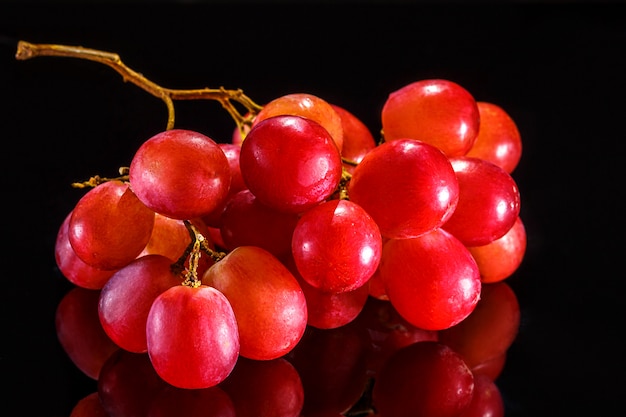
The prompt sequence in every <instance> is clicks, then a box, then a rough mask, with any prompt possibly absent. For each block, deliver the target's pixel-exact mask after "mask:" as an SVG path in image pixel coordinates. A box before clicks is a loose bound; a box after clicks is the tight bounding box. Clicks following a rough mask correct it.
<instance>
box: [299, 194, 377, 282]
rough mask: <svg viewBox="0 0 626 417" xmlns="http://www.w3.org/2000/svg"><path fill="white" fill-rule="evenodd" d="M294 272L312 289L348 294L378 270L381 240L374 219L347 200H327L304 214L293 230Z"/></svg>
mask: <svg viewBox="0 0 626 417" xmlns="http://www.w3.org/2000/svg"><path fill="white" fill-rule="evenodd" d="M291 251H292V254H293V259H294V262H295V265H296V267H297V269H298V272H299V273H300V275H301V276H302V278H303V279H304V280H305V281H306V282H307V283H309V284H310V285H312V286H313V287H315V288H319V289H320V290H322V291H327V292H344V291H352V290H355V289H357V288H359V287H361V286H363V285H364V284H365V283H366V282H367V281H368V280H369V279H370V277H371V276H372V275H373V274H374V272H375V271H376V269H377V268H378V263H379V262H380V256H381V252H382V237H381V234H380V230H379V228H378V225H377V224H376V222H375V221H374V219H373V218H372V217H371V216H370V215H369V214H368V213H367V212H366V211H365V210H364V209H363V208H362V207H361V206H359V205H358V204H356V203H354V202H352V201H349V200H330V201H327V202H324V203H321V204H319V205H318V206H315V207H312V208H310V209H309V210H307V211H306V212H304V213H303V214H302V215H301V217H300V220H298V223H297V224H296V227H295V229H294V231H293V236H292V239H291Z"/></svg>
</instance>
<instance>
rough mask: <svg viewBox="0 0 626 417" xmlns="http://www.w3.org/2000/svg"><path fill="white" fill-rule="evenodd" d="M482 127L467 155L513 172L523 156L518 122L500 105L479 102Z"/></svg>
mask: <svg viewBox="0 0 626 417" xmlns="http://www.w3.org/2000/svg"><path fill="white" fill-rule="evenodd" d="M477 104H478V111H479V113H480V128H479V130H478V136H477V137H476V140H475V141H474V145H473V146H472V147H471V149H470V150H469V152H467V154H466V155H465V156H471V157H476V158H481V159H485V160H487V161H489V162H492V163H494V164H496V165H498V166H499V167H500V168H502V169H503V170H505V171H506V172H508V173H509V174H510V173H512V172H513V171H514V170H515V168H516V167H517V164H518V163H519V161H520V159H521V157H522V139H521V136H520V132H519V130H518V129H517V124H516V123H515V121H514V120H513V119H512V118H511V116H510V115H509V114H508V113H507V112H506V111H505V110H504V109H503V108H502V107H500V106H498V105H497V104H493V103H487V102H484V101H479V102H477Z"/></svg>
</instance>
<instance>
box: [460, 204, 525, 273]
mask: <svg viewBox="0 0 626 417" xmlns="http://www.w3.org/2000/svg"><path fill="white" fill-rule="evenodd" d="M468 249H469V251H470V252H471V254H472V256H473V257H474V259H475V260H476V264H478V270H479V271H480V279H481V280H482V282H484V283H493V282H499V281H502V280H504V279H506V278H508V277H510V276H511V275H512V274H513V273H514V272H515V271H517V269H518V268H519V266H520V265H521V263H522V261H523V260H524V255H525V254H526V228H525V227H524V222H523V221H522V219H521V217H519V216H518V217H517V220H516V221H515V223H514V224H513V226H512V227H511V228H510V229H509V231H508V232H506V233H505V234H504V236H502V237H500V238H498V239H496V240H494V241H492V242H490V243H487V244H486V245H483V246H469V247H468Z"/></svg>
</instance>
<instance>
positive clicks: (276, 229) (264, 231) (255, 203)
mask: <svg viewBox="0 0 626 417" xmlns="http://www.w3.org/2000/svg"><path fill="white" fill-rule="evenodd" d="M298 219H299V215H298V214H297V213H289V212H284V211H278V210H276V209H275V208H272V207H269V206H267V205H265V204H263V203H261V202H260V201H259V199H258V198H257V197H256V196H255V195H254V194H252V192H251V191H250V190H248V189H246V190H242V191H240V192H238V193H236V194H235V195H233V196H231V197H230V199H229V200H228V202H227V203H226V206H225V207H224V211H223V212H222V216H221V218H220V227H219V229H220V235H221V237H222V240H223V242H224V245H225V249H226V250H229V251H230V250H233V249H235V248H236V247H238V246H258V247H260V248H263V249H265V250H267V251H268V252H270V253H272V254H273V255H275V256H276V257H279V258H280V257H282V256H284V255H285V254H288V253H291V237H292V235H293V231H294V229H295V227H296V224H297V222H298Z"/></svg>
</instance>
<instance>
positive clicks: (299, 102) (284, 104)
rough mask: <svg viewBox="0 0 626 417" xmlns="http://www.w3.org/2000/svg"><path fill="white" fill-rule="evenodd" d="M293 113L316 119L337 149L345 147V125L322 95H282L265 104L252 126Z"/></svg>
mask: <svg viewBox="0 0 626 417" xmlns="http://www.w3.org/2000/svg"><path fill="white" fill-rule="evenodd" d="M282 115H293V116H302V117H305V118H307V119H310V120H314V121H316V122H317V123H319V124H320V125H322V127H324V129H326V130H327V131H328V133H329V134H330V136H331V137H332V139H333V141H334V143H335V144H336V145H337V149H338V150H339V151H341V150H342V149H343V142H344V138H343V132H344V131H343V125H342V120H341V117H340V115H339V114H337V112H336V111H335V109H334V108H333V106H332V105H331V104H330V103H328V102H327V101H326V100H324V99H323V98H321V97H318V96H316V95H313V94H309V93H292V94H286V95H284V96H280V97H277V98H275V99H274V100H272V101H270V102H269V103H267V104H265V105H264V106H263V109H262V110H261V111H260V112H259V113H258V114H257V115H256V117H255V118H254V122H253V124H252V127H254V126H255V125H257V124H259V123H260V122H262V121H263V120H265V119H269V118H270V117H274V116H282Z"/></svg>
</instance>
